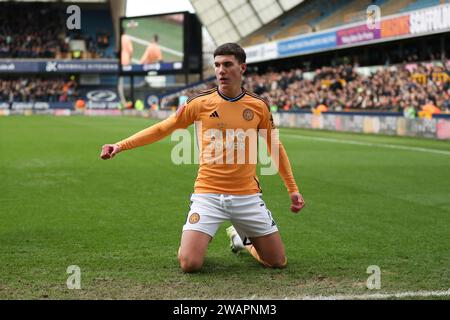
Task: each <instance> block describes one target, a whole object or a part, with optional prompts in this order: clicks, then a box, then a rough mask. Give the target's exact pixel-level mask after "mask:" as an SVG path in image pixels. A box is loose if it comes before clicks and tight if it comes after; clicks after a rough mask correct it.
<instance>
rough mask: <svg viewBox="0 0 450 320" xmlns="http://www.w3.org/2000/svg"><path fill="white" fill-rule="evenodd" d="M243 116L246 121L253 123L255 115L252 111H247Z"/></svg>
mask: <svg viewBox="0 0 450 320" xmlns="http://www.w3.org/2000/svg"><path fill="white" fill-rule="evenodd" d="M242 116H243V117H244V119H245V120H247V121H251V120H253V117H254V116H255V114H254V113H253V111H252V110H250V109H245V110H244V112H243V113H242Z"/></svg>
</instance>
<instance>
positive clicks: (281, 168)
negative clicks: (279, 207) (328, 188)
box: [258, 106, 299, 193]
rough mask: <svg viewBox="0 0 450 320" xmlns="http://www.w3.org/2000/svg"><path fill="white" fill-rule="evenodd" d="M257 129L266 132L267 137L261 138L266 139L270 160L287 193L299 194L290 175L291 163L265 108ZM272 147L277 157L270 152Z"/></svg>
mask: <svg viewBox="0 0 450 320" xmlns="http://www.w3.org/2000/svg"><path fill="white" fill-rule="evenodd" d="M258 128H259V129H265V130H266V133H267V135H265V134H263V135H262V136H263V137H264V138H265V139H266V142H267V149H268V150H269V154H270V155H271V157H272V160H273V161H274V162H275V165H276V168H278V172H279V173H280V176H281V178H282V179H283V182H284V185H285V186H286V189H287V190H288V192H289V193H292V192H299V191H298V187H297V184H296V182H295V178H294V175H293V174H292V168H291V163H290V162H289V158H288V155H287V153H286V150H285V149H284V147H283V144H282V143H281V141H280V140H279V137H278V130H277V131H274V129H276V127H275V124H274V122H273V117H272V114H271V113H270V111H269V109H268V107H267V106H264V107H263V117H262V119H261V122H260V124H259V127H258ZM274 139H275V140H274ZM272 147H274V148H277V150H278V156H277V155H276V151H275V150H272ZM273 151H274V152H273Z"/></svg>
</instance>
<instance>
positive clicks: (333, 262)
mask: <svg viewBox="0 0 450 320" xmlns="http://www.w3.org/2000/svg"><path fill="white" fill-rule="evenodd" d="M151 123H154V121H151V120H148V119H142V118H129V117H121V118H109V117H95V118H94V117H91V118H89V117H67V118H57V117H45V116H41V117H36V116H35V117H3V118H2V117H0V194H1V196H0V219H1V224H0V243H1V251H0V263H1V273H0V298H2V299H35V298H37V299H41V298H56V299H80V298H81V299H84V298H94V299H110V298H111V299H116V298H124V299H169V298H170V299H178V298H200V299H203V298H207V299H213V298H249V297H252V296H256V297H257V298H285V297H287V298H298V297H301V296H304V295H312V296H315V295H332V294H352V295H353V294H356V295H358V294H370V293H384V292H389V293H390V292H401V291H417V290H447V289H449V287H450V283H449V282H450V255H449V253H450V242H449V238H448V237H449V235H450V219H449V217H450V215H449V214H450V196H449V195H450V184H449V181H450V161H449V160H450V155H448V154H447V155H446V154H432V153H424V152H417V151H408V150H396V149H388V148H382V147H373V146H362V145H350V144H339V143H333V142H326V141H317V140H313V139H314V138H316V137H327V138H333V139H346V140H355V141H363V142H370V143H383V144H392V145H395V144H400V145H402V146H414V147H421V148H432V149H439V150H445V151H450V145H449V143H448V142H442V141H431V140H423V139H412V138H398V137H386V136H366V135H358V134H345V133H332V132H322V131H310V130H296V129H282V130H281V138H282V141H283V143H284V145H285V147H286V149H287V152H288V154H289V157H290V161H291V164H292V167H293V171H294V174H295V177H296V179H297V181H298V183H299V185H300V187H301V189H302V190H301V191H302V193H303V195H304V197H305V199H306V202H307V207H306V208H305V209H304V210H303V211H302V212H301V213H300V214H299V215H294V214H292V213H291V212H290V211H289V204H290V203H289V198H288V194H287V192H286V191H285V188H284V185H283V183H282V180H281V178H280V177H279V176H278V175H276V176H260V180H261V186H262V189H263V192H264V200H265V201H266V203H267V205H268V207H269V208H270V210H271V211H272V213H273V215H274V218H275V219H276V221H277V224H278V226H279V229H280V231H281V235H282V238H283V240H284V242H285V246H286V252H287V256H288V259H289V265H288V267H287V269H285V270H269V269H265V268H263V267H261V266H260V265H259V264H258V263H257V262H256V261H255V260H254V259H253V258H251V257H250V255H248V254H241V255H238V256H236V255H233V254H232V253H231V252H230V249H229V246H228V239H227V238H226V235H225V227H226V226H228V225H227V224H224V225H222V227H221V228H220V229H219V231H218V233H217V235H216V237H215V239H214V240H213V241H212V242H211V244H210V247H209V251H208V254H207V257H206V261H205V264H204V268H203V271H202V272H201V273H197V274H183V273H182V272H181V270H180V268H179V267H178V262H177V259H176V254H177V250H178V246H179V240H180V234H181V228H182V225H183V224H184V221H185V218H186V214H187V212H188V205H189V194H190V193H191V192H192V190H193V183H194V179H195V176H196V171H197V165H183V166H175V165H173V164H172V162H171V159H170V153H171V149H172V147H173V146H174V145H175V142H171V141H170V138H166V139H165V140H163V141H160V142H158V143H157V144H153V145H150V146H146V147H144V148H140V149H136V150H132V151H128V152H124V153H121V154H119V155H118V156H117V157H116V158H114V159H113V160H109V161H102V160H100V159H99V157H98V156H99V153H100V147H101V145H102V144H104V143H108V142H115V141H117V140H119V139H121V138H124V137H127V136H129V135H130V134H132V133H134V132H136V131H138V130H140V129H143V128H145V127H147V126H148V125H149V124H151ZM296 135H302V136H308V137H309V136H310V137H311V138H312V139H311V140H309V139H296V138H295V136H296ZM69 265H78V266H79V267H80V268H81V287H82V289H81V290H68V289H67V287H66V280H67V278H68V276H69V274H66V269H67V267H68V266H69ZM370 265H378V266H380V268H381V290H373V291H371V290H368V289H367V288H366V280H367V278H368V276H369V274H367V273H366V269H367V267H368V266H370ZM446 298H448V297H444V299H446Z"/></svg>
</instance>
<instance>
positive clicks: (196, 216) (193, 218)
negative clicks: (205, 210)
mask: <svg viewBox="0 0 450 320" xmlns="http://www.w3.org/2000/svg"><path fill="white" fill-rule="evenodd" d="M199 221H200V215H199V214H198V213H197V212H194V213H193V214H191V216H190V217H189V223H190V224H195V223H197V222H199Z"/></svg>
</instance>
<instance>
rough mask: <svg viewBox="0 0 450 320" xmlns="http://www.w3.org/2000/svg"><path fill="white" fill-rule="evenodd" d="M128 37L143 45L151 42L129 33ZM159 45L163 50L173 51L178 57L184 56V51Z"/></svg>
mask: <svg viewBox="0 0 450 320" xmlns="http://www.w3.org/2000/svg"><path fill="white" fill-rule="evenodd" d="M128 37H129V38H130V39H131V40H132V41H134V42H137V43H139V44H142V45H144V46H148V44H149V43H150V42H148V41H145V40H143V39H139V38H136V37H134V36H130V35H128ZM159 47H160V48H161V50H162V51H165V52H167V53H171V54H173V55H174V56H177V57H182V56H183V53H182V52H179V51H175V50H173V49H170V48H167V47H164V46H161V45H160V46H159Z"/></svg>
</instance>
